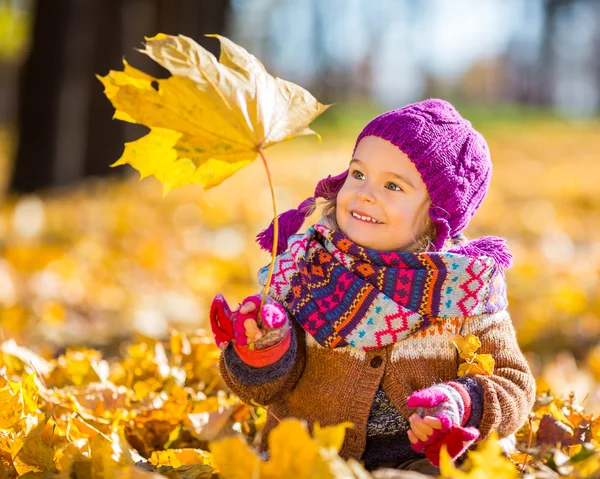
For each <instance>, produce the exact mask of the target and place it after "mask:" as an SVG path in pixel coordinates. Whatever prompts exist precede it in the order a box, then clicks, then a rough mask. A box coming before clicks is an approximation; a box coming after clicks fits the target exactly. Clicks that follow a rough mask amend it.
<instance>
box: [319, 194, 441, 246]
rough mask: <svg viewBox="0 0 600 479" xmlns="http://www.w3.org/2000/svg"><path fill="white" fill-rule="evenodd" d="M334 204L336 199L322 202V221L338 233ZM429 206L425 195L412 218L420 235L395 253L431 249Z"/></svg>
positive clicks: (431, 235) (433, 230) (433, 234)
mask: <svg viewBox="0 0 600 479" xmlns="http://www.w3.org/2000/svg"><path fill="white" fill-rule="evenodd" d="M336 202H337V198H336V197H333V198H331V199H326V200H325V201H324V202H323V213H322V220H323V221H324V223H325V225H326V226H328V227H329V228H331V229H334V230H336V231H340V227H339V225H338V223H337V220H336V218H335V216H336V211H337V207H336ZM430 206H431V198H430V197H429V195H427V196H426V197H425V199H424V200H423V202H422V203H421V204H420V205H419V207H418V208H417V211H415V216H414V217H413V223H412V226H413V229H414V230H415V231H420V233H419V234H418V235H417V236H418V237H415V236H414V235H413V241H412V243H410V244H408V245H406V246H404V247H402V248H398V250H397V251H399V252H405V253H423V252H426V251H431V250H432V249H433V241H434V240H435V235H436V230H435V224H434V223H433V221H432V219H431V218H430V217H429V207H430Z"/></svg>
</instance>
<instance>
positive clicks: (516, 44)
mask: <svg viewBox="0 0 600 479" xmlns="http://www.w3.org/2000/svg"><path fill="white" fill-rule="evenodd" d="M159 31H161V32H164V33H171V34H176V33H182V34H186V35H189V36H192V37H193V38H195V39H196V40H197V41H199V42H201V43H202V44H203V45H204V46H206V47H207V48H211V49H213V51H215V53H216V49H217V48H218V46H217V42H216V40H213V39H206V38H204V37H203V35H204V34H205V33H217V32H219V33H224V34H225V35H227V36H229V37H231V38H232V39H233V40H234V41H236V42H238V43H240V44H241V45H242V46H244V47H245V48H247V49H248V50H249V51H250V52H252V53H254V54H256V55H257V56H258V57H259V58H260V59H261V60H262V61H263V62H264V63H265V65H266V66H267V68H268V69H269V71H270V72H271V73H273V74H275V75H279V76H282V77H284V78H286V79H288V80H291V81H293V82H296V83H299V84H301V85H302V86H303V87H305V88H308V89H309V90H310V91H311V92H313V93H314V94H315V95H316V96H317V98H318V99H319V100H320V101H322V102H324V103H335V105H334V106H333V107H332V108H331V109H330V110H329V111H327V112H326V113H325V114H324V115H323V117H322V118H320V119H318V120H317V122H315V124H314V128H315V129H316V130H317V131H319V132H320V133H321V135H322V137H323V141H322V143H320V144H319V143H318V142H317V141H316V140H314V139H300V140H295V141H293V142H290V143H287V144H283V145H280V146H277V147H275V148H274V149H273V150H272V151H269V152H268V158H269V160H270V164H271V168H272V172H273V177H274V181H275V184H276V185H277V189H276V195H277V201H278V208H279V210H280V211H284V210H285V209H288V208H291V207H296V206H297V205H298V204H299V203H300V202H301V201H302V200H303V199H304V198H306V197H307V196H308V195H310V194H312V192H313V190H314V187H315V185H316V182H317V181H318V179H320V178H322V177H323V176H325V175H327V174H337V173H340V172H341V171H343V170H344V169H345V168H346V166H347V162H348V158H349V155H350V153H351V151H352V147H353V142H354V138H355V137H356V135H357V134H358V133H359V131H360V129H361V128H362V126H363V125H364V124H365V123H366V122H367V121H368V120H369V119H370V118H372V117H373V116H374V115H376V114H378V113H380V112H382V111H385V110H386V109H391V108H395V107H399V106H401V105H404V104H406V103H410V102H412V101H418V100H420V99H423V98H426V97H430V96H439V97H443V98H445V99H448V100H450V101H452V102H453V103H455V105H457V107H458V108H459V110H460V111H461V113H462V114H463V115H464V116H465V117H467V118H468V119H470V120H471V121H472V122H473V124H474V126H475V127H476V128H478V129H479V130H480V131H481V132H482V133H483V134H484V135H485V136H486V138H487V140H488V142H489V144H490V148H491V151H492V159H493V162H494V176H493V179H492V186H491V189H490V193H489V195H488V197H487V199H486V200H485V202H484V204H483V206H482V208H481V210H480V212H479V213H478V214H477V216H476V217H475V219H474V220H473V222H472V223H471V225H470V226H469V228H468V229H467V231H466V233H467V234H468V235H469V236H472V237H477V236H479V235H485V234H495V235H499V236H504V237H506V238H507V239H508V242H509V244H510V246H511V247H512V249H513V253H514V255H515V265H514V267H513V268H512V269H511V270H509V272H508V284H509V296H510V297H509V299H510V310H511V313H512V317H513V320H514V323H515V326H516V328H517V331H518V334H519V339H520V342H521V345H522V347H523V349H524V350H525V351H526V352H527V354H528V357H529V359H530V362H531V364H532V367H533V368H534V369H535V372H536V375H537V377H538V378H539V385H540V387H543V388H551V389H552V390H553V391H554V392H557V393H565V394H566V393H568V392H569V391H570V390H574V391H575V392H576V394H577V395H578V397H580V398H583V397H585V396H588V399H587V401H588V402H587V403H586V408H589V409H590V410H592V411H595V412H600V387H599V384H600V383H599V382H598V380H599V379H600V346H599V344H598V338H600V279H599V273H600V221H599V212H600V188H599V185H600V166H599V165H598V159H599V154H598V152H599V151H600V118H599V116H598V113H599V112H600V56H598V51H599V49H600V2H597V1H592V0H453V1H452V2H447V1H445V0H380V1H378V2H368V1H367V0H353V1H348V0H344V1H341V0H340V1H338V0H335V1H334V0H331V1H328V2H322V1H317V0H302V1H300V0H231V1H229V0H175V1H174V0H169V1H167V0H87V1H86V2H79V1H77V0H53V1H52V2H48V1H43V0H38V1H33V0H29V1H27V0H0V193H1V194H2V197H3V201H2V204H1V206H0V252H1V255H0V325H1V328H2V335H3V337H4V339H9V338H15V339H16V340H17V341H18V342H19V344H22V345H25V346H28V347H31V348H33V349H34V350H36V351H38V352H39V353H41V354H44V355H48V356H52V355H55V354H57V353H59V352H62V351H64V350H65V348H66V347H68V346H72V345H86V346H90V347H95V348H100V349H102V350H103V351H104V352H106V353H107V354H112V353H116V352H118V351H119V345H120V344H121V341H122V340H124V339H128V338H131V337H132V336H135V335H142V336H145V337H150V338H165V337H167V336H168V334H169V330H170V329H171V328H177V329H180V330H183V331H190V330H193V329H196V328H198V327H206V326H207V311H208V306H209V304H210V301H211V300H212V297H213V296H214V295H215V294H216V293H217V292H223V293H224V295H225V296H226V297H227V298H228V299H229V300H230V302H231V303H232V304H233V305H235V304H237V302H239V301H240V300H241V299H242V298H243V297H245V296H246V295H248V294H253V293H255V292H256V291H257V283H256V278H255V276H256V271H257V269H258V268H259V267H260V266H264V265H265V264H267V263H268V262H269V254H268V253H266V252H264V251H261V250H260V249H259V248H258V246H257V245H256V244H255V243H254V236H255V235H256V234H257V233H258V232H259V231H260V230H261V229H263V228H264V227H266V226H267V225H268V223H269V221H270V220H271V216H270V213H271V203H270V201H271V200H270V194H269V191H268V185H267V181H266V177H265V174H264V171H263V169H262V166H261V165H260V163H258V162H255V163H253V164H252V165H250V166H249V167H247V168H245V169H244V170H242V171H241V172H240V173H238V174H237V175H236V176H235V177H233V178H231V179H228V180H226V182H225V183H223V185H222V186H220V187H218V188H216V189H214V190H210V191H208V192H202V191H201V190H200V189H199V188H195V187H184V188H180V189H179V190H175V191H174V192H172V193H171V194H169V195H168V196H167V197H166V198H165V199H162V192H161V187H160V185H158V183H157V182H156V181H154V180H153V179H148V180H144V181H142V182H139V181H138V179H137V174H134V173H133V171H132V169H130V168H116V169H111V168H110V167H109V165H110V164H111V163H113V162H114V161H115V160H116V159H117V158H118V157H119V156H120V153H121V151H122V149H123V143H124V142H125V141H129V140H133V139H135V138H138V137H139V136H141V134H142V133H143V128H142V127H136V126H134V125H127V124H124V123H122V122H117V121H112V120H111V117H112V114H113V110H112V107H111V106H110V104H109V102H108V101H107V100H106V98H105V97H104V95H103V94H102V87H101V85H100V83H99V82H98V81H97V80H96V78H95V77H94V75H95V74H106V73H107V72H108V70H109V69H119V68H120V66H121V58H122V57H123V55H124V56H125V57H126V58H127V60H128V61H129V62H130V63H131V64H132V65H134V66H136V67H138V68H141V69H143V70H145V71H147V72H149V73H152V74H160V73H161V72H160V71H159V67H157V66H156V65H154V64H152V63H151V61H149V60H148V59H146V58H143V55H140V54H138V53H136V52H134V51H133V48H135V47H137V46H139V45H140V42H141V41H142V39H143V37H144V36H151V35H154V34H155V33H157V32H159ZM163 73H164V72H163ZM316 219H318V211H317V212H316V213H315V214H314V215H313V216H312V217H311V218H310V220H311V221H312V220H316Z"/></svg>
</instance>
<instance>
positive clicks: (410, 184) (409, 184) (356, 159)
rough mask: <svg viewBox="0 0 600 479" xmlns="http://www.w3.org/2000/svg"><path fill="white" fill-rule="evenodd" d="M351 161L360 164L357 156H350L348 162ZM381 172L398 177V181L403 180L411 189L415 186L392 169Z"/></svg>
mask: <svg viewBox="0 0 600 479" xmlns="http://www.w3.org/2000/svg"><path fill="white" fill-rule="evenodd" d="M352 163H360V164H361V165H362V161H360V160H359V159H358V158H352V159H351V160H350V164H352ZM383 174H384V175H392V176H394V177H396V178H398V179H399V180H400V181H403V182H404V183H406V184H407V185H408V186H410V187H411V188H413V189H414V187H415V186H414V185H413V184H412V183H411V182H410V181H409V180H407V179H406V177H404V176H401V175H399V174H398V173H394V172H393V171H385V172H384V173H383Z"/></svg>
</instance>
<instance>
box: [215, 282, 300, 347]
mask: <svg viewBox="0 0 600 479" xmlns="http://www.w3.org/2000/svg"><path fill="white" fill-rule="evenodd" d="M259 305H260V295H254V296H248V297H247V298H246V299H244V301H242V305H241V306H240V307H239V309H236V310H234V311H232V310H231V308H230V307H229V305H228V304H227V301H226V300H225V298H224V297H223V295H222V294H218V295H217V296H215V298H214V299H213V301H212V304H211V306H210V327H211V329H212V333H213V337H214V338H215V342H216V343H217V346H218V347H219V349H221V350H224V349H225V348H226V347H227V345H228V344H229V343H230V342H231V341H234V342H235V343H236V344H238V345H239V346H251V347H252V348H255V349H264V348H267V347H269V346H272V345H274V344H276V343H277V342H278V341H280V340H282V339H283V338H284V337H285V335H286V334H287V332H288V330H289V329H290V327H291V324H290V322H289V320H288V317H287V313H286V312H285V309H283V306H281V305H280V304H278V303H277V302H275V301H274V300H272V299H271V298H269V297H267V302H266V303H265V304H264V305H263V307H262V313H261V324H264V326H265V329H264V330H261V329H259V327H258V321H257V320H258V307H259Z"/></svg>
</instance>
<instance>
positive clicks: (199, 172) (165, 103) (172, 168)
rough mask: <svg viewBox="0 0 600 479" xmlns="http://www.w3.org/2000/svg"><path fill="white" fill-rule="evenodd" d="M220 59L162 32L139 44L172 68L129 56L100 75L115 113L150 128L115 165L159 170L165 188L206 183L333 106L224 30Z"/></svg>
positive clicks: (302, 131)
mask: <svg viewBox="0 0 600 479" xmlns="http://www.w3.org/2000/svg"><path fill="white" fill-rule="evenodd" d="M209 36H214V37H216V38H218V39H219V41H220V42H221V55H220V58H219V60H218V61H217V59H216V58H215V56H214V55H213V54H212V53H210V52H209V51H208V50H206V49H204V48H203V47H201V46H200V45H198V44H197V43H196V42H195V41H194V40H192V39H191V38H188V37H185V36H183V35H179V36H172V35H165V34H162V33H159V34H158V35H156V36H155V37H152V38H147V39H146V43H145V48H144V49H143V50H140V51H141V52H142V53H145V54H146V55H148V56H149V57H150V58H152V59H153V60H154V61H156V62H157V63H159V64H160V65H161V66H163V67H164V68H166V69H167V70H169V71H170V72H171V74H172V76H171V77H169V78H166V79H159V78H154V77H152V76H150V75H147V74H146V73H144V72H141V71H139V70H136V69H135V68H133V67H131V66H130V65H129V64H127V62H124V65H125V67H124V70H123V71H122V72H121V71H110V72H109V73H108V75H106V76H105V77H98V78H99V79H100V81H101V82H102V83H103V84H104V87H105V91H104V92H105V94H106V96H107V97H108V99H109V100H110V101H111V102H112V104H113V106H114V107H115V109H116V112H115V115H114V118H117V119H119V120H123V121H128V122H131V123H139V124H142V125H145V126H147V127H149V128H150V133H148V134H147V135H146V136H144V137H142V138H140V139H139V140H136V141H134V142H131V143H127V144H126V145H125V151H124V153H123V156H122V157H121V158H120V159H119V160H118V161H117V162H116V163H114V164H113V166H117V165H124V164H130V165H131V166H133V167H134V168H135V169H137V170H138V171H139V172H140V174H141V176H142V178H144V177H147V176H155V177H156V178H157V179H158V180H159V181H160V182H161V183H162V184H163V188H164V193H165V194H166V193H167V192H168V191H169V190H170V189H172V188H175V187H177V186H182V185H186V184H190V183H193V184H200V185H203V186H204V187H205V188H206V189H208V188H212V187H214V186H217V185H219V184H220V183H221V182H222V181H223V180H225V179H226V178H228V177H229V176H231V175H233V174H234V173H235V172H236V171H237V170H239V169H240V168H243V167H244V166H246V165H248V164H249V163H251V162H252V161H254V159H255V158H256V157H257V154H258V152H259V151H262V150H264V149H265V148H268V147H269V146H272V145H274V144H276V143H278V142H281V141H283V140H287V139H290V138H293V137H296V136H301V135H309V134H315V132H314V131H312V130H311V129H309V128H308V125H309V124H310V122H311V121H313V120H314V119H315V118H316V117H317V116H319V115H320V114H321V113H323V112H324V111H325V110H326V109H327V108H328V106H326V105H322V104H321V103H319V102H318V101H317V100H316V99H315V98H314V97H313V96H312V95H311V94H310V93H309V92H308V91H306V90H305V89H303V88H301V87H299V86H298V85H295V84H294V83H291V82H288V81H285V80H282V79H281V78H276V77H273V76H271V75H270V74H269V73H267V71H266V69H265V67H264V66H263V65H262V63H261V62H260V61H259V60H258V59H257V58H256V57H254V56H253V55H251V54H250V53H248V52H247V51H246V50H244V49H243V48H242V47H240V46H239V45H236V44H235V43H233V42H232V41H230V40H229V39H227V38H225V37H222V36H220V35H209Z"/></svg>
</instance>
